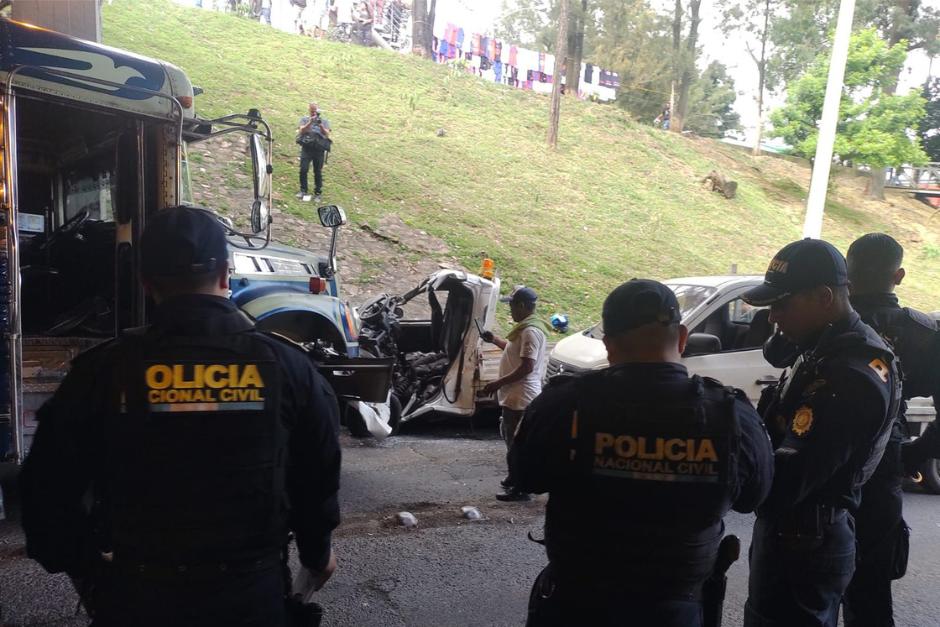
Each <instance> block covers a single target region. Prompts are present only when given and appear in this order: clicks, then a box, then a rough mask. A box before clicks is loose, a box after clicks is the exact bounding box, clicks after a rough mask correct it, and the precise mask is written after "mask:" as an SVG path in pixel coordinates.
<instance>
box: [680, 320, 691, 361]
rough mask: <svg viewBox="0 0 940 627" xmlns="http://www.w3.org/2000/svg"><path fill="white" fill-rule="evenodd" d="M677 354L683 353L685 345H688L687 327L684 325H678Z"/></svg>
mask: <svg viewBox="0 0 940 627" xmlns="http://www.w3.org/2000/svg"><path fill="white" fill-rule="evenodd" d="M678 339H679V354H680V355H682V354H683V353H685V345H686V344H688V343H689V327H687V326H685V325H684V324H680V325H679V338H678Z"/></svg>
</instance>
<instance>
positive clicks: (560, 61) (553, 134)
mask: <svg viewBox="0 0 940 627" xmlns="http://www.w3.org/2000/svg"><path fill="white" fill-rule="evenodd" d="M568 1H569V0H561V11H559V13H558V39H557V40H556V42H555V68H554V72H553V74H552V102H551V107H550V109H549V112H548V145H549V147H550V148H557V147H558V121H559V118H560V117H561V70H562V67H564V64H565V60H566V57H567V54H566V50H565V48H567V46H568Z"/></svg>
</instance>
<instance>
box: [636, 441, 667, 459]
mask: <svg viewBox="0 0 940 627" xmlns="http://www.w3.org/2000/svg"><path fill="white" fill-rule="evenodd" d="M638 440H639V442H638V444H637V446H638V448H639V449H640V454H639V456H638V457H639V458H640V459H662V458H663V439H662V438H655V439H654V440H653V442H652V448H650V447H649V445H650V442H649V441H648V440H647V439H646V438H642V437H641V438H638Z"/></svg>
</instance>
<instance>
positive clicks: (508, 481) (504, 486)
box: [499, 477, 512, 490]
mask: <svg viewBox="0 0 940 627" xmlns="http://www.w3.org/2000/svg"><path fill="white" fill-rule="evenodd" d="M499 487H501V488H502V489H504V490H509V489H510V488H511V487H512V479H510V478H509V477H506V478H505V479H503V480H502V481H500V482H499Z"/></svg>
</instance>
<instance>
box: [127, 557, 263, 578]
mask: <svg viewBox="0 0 940 627" xmlns="http://www.w3.org/2000/svg"><path fill="white" fill-rule="evenodd" d="M280 565H281V555H280V553H272V554H270V555H263V556H260V557H255V558H248V559H238V560H226V561H220V562H199V563H186V564H169V563H154V562H143V563H140V562H134V561H132V560H131V561H129V560H120V559H117V557H115V560H114V563H113V564H112V566H113V568H114V569H115V570H117V571H120V572H121V573H124V574H127V575H136V576H138V577H144V578H150V579H203V578H212V577H218V576H221V575H225V574H226V573H245V572H254V571H261V570H267V569H269V568H275V567H280Z"/></svg>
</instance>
